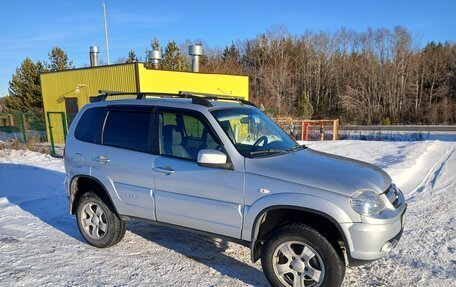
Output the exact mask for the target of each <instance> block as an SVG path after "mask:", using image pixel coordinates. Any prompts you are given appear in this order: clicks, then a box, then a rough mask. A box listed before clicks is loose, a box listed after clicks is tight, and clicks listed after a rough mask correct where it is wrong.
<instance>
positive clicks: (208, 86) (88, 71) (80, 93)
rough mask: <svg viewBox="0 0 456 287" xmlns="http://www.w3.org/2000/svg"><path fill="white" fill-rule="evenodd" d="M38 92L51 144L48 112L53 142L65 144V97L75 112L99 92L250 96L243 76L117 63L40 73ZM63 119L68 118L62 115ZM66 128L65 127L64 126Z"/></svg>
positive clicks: (245, 78)
mask: <svg viewBox="0 0 456 287" xmlns="http://www.w3.org/2000/svg"><path fill="white" fill-rule="evenodd" d="M40 78H41V89H42V95H43V104H44V111H45V117H46V119H45V120H46V133H47V137H48V141H50V133H49V124H48V112H52V113H51V114H49V118H50V122H51V126H52V135H53V137H54V142H55V143H64V142H65V135H64V132H63V131H64V127H63V125H64V124H65V122H63V123H62V119H61V115H60V114H56V112H64V113H65V112H66V107H65V98H77V104H78V109H79V110H80V109H81V108H82V107H83V106H84V105H86V104H87V103H89V102H90V97H93V96H97V95H98V94H99V92H98V91H99V90H109V91H123V92H136V91H142V92H163V93H178V92H179V91H187V92H198V93H208V94H220V95H232V96H238V97H244V98H245V99H248V97H249V79H248V77H246V76H233V75H223V74H203V73H191V72H174V71H164V70H150V69H146V68H144V64H143V63H131V64H119V65H110V66H99V67H92V68H82V69H73V70H67V71H61V72H51V73H43V74H41V76H40ZM65 117H68V115H66V113H65ZM65 128H66V129H68V126H67V125H65Z"/></svg>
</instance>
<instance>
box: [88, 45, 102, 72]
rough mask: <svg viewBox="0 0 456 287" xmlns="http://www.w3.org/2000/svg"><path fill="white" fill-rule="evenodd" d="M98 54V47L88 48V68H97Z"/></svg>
mask: <svg viewBox="0 0 456 287" xmlns="http://www.w3.org/2000/svg"><path fill="white" fill-rule="evenodd" d="M98 53H100V50H98V46H90V53H89V55H90V66H91V67H96V66H98Z"/></svg>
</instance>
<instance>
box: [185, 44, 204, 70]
mask: <svg viewBox="0 0 456 287" xmlns="http://www.w3.org/2000/svg"><path fill="white" fill-rule="evenodd" d="M188 54H189V55H190V56H191V57H192V72H195V73H197V72H199V62H200V58H201V55H203V47H202V46H201V45H198V44H197V45H190V46H188Z"/></svg>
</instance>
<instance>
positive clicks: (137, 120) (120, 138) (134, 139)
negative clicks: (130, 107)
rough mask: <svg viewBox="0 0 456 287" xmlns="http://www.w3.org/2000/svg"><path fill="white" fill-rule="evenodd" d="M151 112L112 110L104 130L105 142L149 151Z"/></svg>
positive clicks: (115, 145)
mask: <svg viewBox="0 0 456 287" xmlns="http://www.w3.org/2000/svg"><path fill="white" fill-rule="evenodd" d="M150 120H151V113H150V112H136V111H135V112H130V111H110V112H109V114H108V118H107V119H106V124H105V127H104V130H103V142H102V143H103V144H104V145H109V146H114V147H120V148H125V149H130V150H135V151H141V152H149V151H150V150H151V148H150V146H151V145H150V142H149V140H150V131H151V126H150Z"/></svg>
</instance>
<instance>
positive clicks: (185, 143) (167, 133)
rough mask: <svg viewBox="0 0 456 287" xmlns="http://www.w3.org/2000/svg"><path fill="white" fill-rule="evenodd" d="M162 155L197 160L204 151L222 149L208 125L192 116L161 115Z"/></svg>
mask: <svg viewBox="0 0 456 287" xmlns="http://www.w3.org/2000/svg"><path fill="white" fill-rule="evenodd" d="M160 118H161V123H160V153H161V154H163V155H169V156H175V157H181V158H186V159H191V160H195V161H196V159H197V157H198V152H199V151H200V150H202V149H220V148H221V146H220V145H219V144H218V143H217V142H216V140H215V139H214V137H213V136H212V134H211V133H210V131H209V129H208V128H207V127H206V125H205V124H204V123H203V122H202V121H201V120H200V119H198V118H197V117H195V116H192V115H181V114H174V113H162V114H161V115H160Z"/></svg>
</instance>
